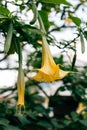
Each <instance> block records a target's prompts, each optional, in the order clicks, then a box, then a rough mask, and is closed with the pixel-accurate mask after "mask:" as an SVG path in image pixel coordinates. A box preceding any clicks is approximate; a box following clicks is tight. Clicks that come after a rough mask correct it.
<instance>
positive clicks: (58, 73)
mask: <svg viewBox="0 0 87 130" xmlns="http://www.w3.org/2000/svg"><path fill="white" fill-rule="evenodd" d="M37 70H38V73H37V74H36V75H35V76H33V77H32V78H33V79H34V80H36V81H39V82H53V81H55V80H59V79H62V78H64V77H65V76H66V75H67V74H68V73H69V71H63V70H61V69H60V67H59V64H58V65H56V64H55V62H54V60H53V57H52V54H51V52H50V48H49V45H48V43H47V40H46V37H45V36H44V35H43V36H42V67H41V68H40V69H37Z"/></svg>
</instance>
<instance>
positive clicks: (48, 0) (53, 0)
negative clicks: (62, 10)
mask: <svg viewBox="0 0 87 130" xmlns="http://www.w3.org/2000/svg"><path fill="white" fill-rule="evenodd" d="M41 2H45V3H51V4H58V5H60V4H64V5H69V6H70V5H71V4H70V3H69V2H67V1H66V0H41Z"/></svg>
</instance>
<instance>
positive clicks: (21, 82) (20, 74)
mask: <svg viewBox="0 0 87 130" xmlns="http://www.w3.org/2000/svg"><path fill="white" fill-rule="evenodd" d="M17 87H18V102H17V106H24V89H25V82H24V73H23V70H22V67H19V71H18V80H17Z"/></svg>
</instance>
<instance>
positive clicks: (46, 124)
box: [37, 120, 52, 129]
mask: <svg viewBox="0 0 87 130" xmlns="http://www.w3.org/2000/svg"><path fill="white" fill-rule="evenodd" d="M37 125H40V126H42V127H44V128H48V129H50V128H51V127H52V125H51V123H48V122H47V121H44V120H42V121H39V122H38V123H37Z"/></svg>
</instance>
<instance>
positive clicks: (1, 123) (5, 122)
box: [0, 118, 9, 125]
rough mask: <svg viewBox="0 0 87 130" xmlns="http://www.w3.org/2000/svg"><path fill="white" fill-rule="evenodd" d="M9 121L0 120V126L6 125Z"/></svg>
mask: <svg viewBox="0 0 87 130" xmlns="http://www.w3.org/2000/svg"><path fill="white" fill-rule="evenodd" d="M8 123H9V121H8V120H7V119H3V118H0V125H7V124H8Z"/></svg>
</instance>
